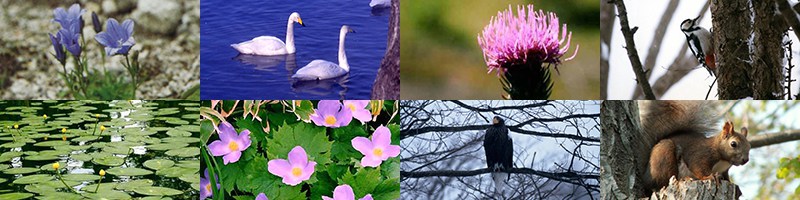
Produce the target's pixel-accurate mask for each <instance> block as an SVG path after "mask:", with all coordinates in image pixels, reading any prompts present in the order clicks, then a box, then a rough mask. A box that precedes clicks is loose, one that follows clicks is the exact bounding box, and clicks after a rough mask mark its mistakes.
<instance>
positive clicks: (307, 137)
mask: <svg viewBox="0 0 800 200" xmlns="http://www.w3.org/2000/svg"><path fill="white" fill-rule="evenodd" d="M331 144H332V142H331V141H328V137H327V134H325V128H323V127H316V126H313V125H311V124H307V123H297V124H291V125H288V124H284V125H283V126H281V127H280V129H279V130H278V131H277V132H275V135H274V136H273V139H268V140H267V145H266V149H267V154H268V156H269V158H270V159H275V158H281V159H287V157H288V154H289V151H291V149H292V148H294V147H295V146H301V147H303V149H304V150H305V151H306V153H307V154H308V156H309V160H313V161H315V162H317V164H318V165H326V164H328V163H330V162H331V158H330V157H331V156H330V152H331ZM312 179H313V178H312Z"/></svg>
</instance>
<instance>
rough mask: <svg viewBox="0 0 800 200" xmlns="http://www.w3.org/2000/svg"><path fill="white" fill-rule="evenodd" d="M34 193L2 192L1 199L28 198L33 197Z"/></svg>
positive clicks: (15, 199)
mask: <svg viewBox="0 0 800 200" xmlns="http://www.w3.org/2000/svg"><path fill="white" fill-rule="evenodd" d="M32 196H33V194H31V193H24V192H15V193H8V194H0V199H3V200H17V199H27V198H30V197H32Z"/></svg>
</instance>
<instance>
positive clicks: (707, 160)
mask: <svg viewBox="0 0 800 200" xmlns="http://www.w3.org/2000/svg"><path fill="white" fill-rule="evenodd" d="M639 103H640V104H639V108H640V120H641V122H642V130H644V133H645V134H647V135H648V136H649V137H652V138H650V139H652V140H653V141H656V144H655V145H653V147H652V149H651V150H650V151H649V152H645V153H649V154H648V156H647V158H648V161H649V162H648V165H647V167H646V170H645V174H644V182H645V189H646V190H648V191H653V190H659V189H661V188H663V187H664V186H666V185H668V184H669V179H670V177H672V176H675V177H676V178H677V179H678V180H684V179H697V180H707V179H715V180H719V179H717V178H721V179H723V180H730V179H729V177H728V169H729V168H730V167H731V166H733V165H736V166H739V165H743V164H745V163H747V161H749V152H750V142H749V141H747V129H746V128H742V129H741V131H740V132H736V131H735V130H734V125H733V123H732V122H730V121H728V122H725V124H724V125H723V126H722V130H721V131H719V133H718V134H716V135H714V136H711V137H706V133H708V132H710V131H711V130H712V129H713V127H715V126H714V123H713V121H712V120H713V119H714V117H713V116H712V114H711V112H710V111H709V110H708V108H709V106H708V105H707V103H705V102H701V101H639ZM737 193H740V192H738V191H737ZM738 195H740V194H737V196H738Z"/></svg>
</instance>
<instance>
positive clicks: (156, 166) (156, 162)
mask: <svg viewBox="0 0 800 200" xmlns="http://www.w3.org/2000/svg"><path fill="white" fill-rule="evenodd" d="M143 165H144V166H145V167H147V168H150V169H153V170H160V169H164V168H167V167H172V166H173V165H175V162H173V161H171V160H166V159H153V160H148V161H145V162H144V164H143Z"/></svg>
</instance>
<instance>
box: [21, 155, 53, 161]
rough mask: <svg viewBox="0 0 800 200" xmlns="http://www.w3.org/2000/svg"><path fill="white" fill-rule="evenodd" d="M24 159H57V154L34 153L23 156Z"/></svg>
mask: <svg viewBox="0 0 800 200" xmlns="http://www.w3.org/2000/svg"><path fill="white" fill-rule="evenodd" d="M25 160H34V161H45V160H58V156H54V155H35V156H28V157H25Z"/></svg>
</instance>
